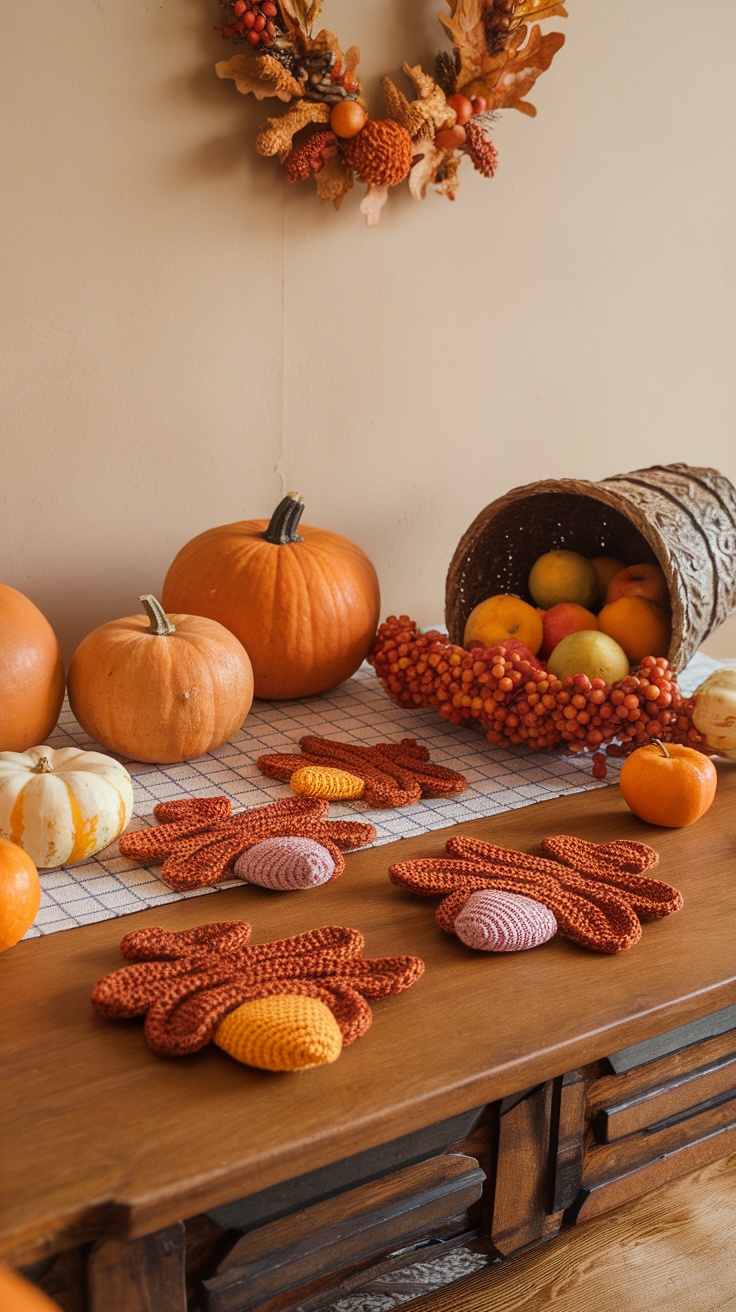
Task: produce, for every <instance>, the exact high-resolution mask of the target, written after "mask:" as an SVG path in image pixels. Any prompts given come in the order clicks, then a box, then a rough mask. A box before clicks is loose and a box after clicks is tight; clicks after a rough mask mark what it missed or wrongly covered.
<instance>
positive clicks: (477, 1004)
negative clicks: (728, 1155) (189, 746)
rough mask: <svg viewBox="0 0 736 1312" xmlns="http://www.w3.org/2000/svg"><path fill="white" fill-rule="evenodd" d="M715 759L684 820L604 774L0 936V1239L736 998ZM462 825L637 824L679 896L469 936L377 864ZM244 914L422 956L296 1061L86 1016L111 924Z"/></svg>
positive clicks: (114, 934)
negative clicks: (515, 941)
mask: <svg viewBox="0 0 736 1312" xmlns="http://www.w3.org/2000/svg"><path fill="white" fill-rule="evenodd" d="M718 769H719V779H720V784H719V790H718V794H717V796H716V800H715V802H714V804H713V807H712V808H711V810H710V811H709V813H708V814H707V816H705V817H704V818H703V819H702V820H701V821H699V822H698V824H697V825H695V826H693V827H692V828H691V829H686V830H658V829H655V828H652V827H650V826H647V825H645V824H644V823H643V822H641V821H639V820H637V819H636V818H635V817H634V816H633V815H632V814H631V813H630V812H629V811H628V809H627V807H626V806H625V804H624V802H623V800H622V798H621V796H620V794H619V792H618V790H617V789H616V788H606V789H601V790H596V791H593V792H590V793H587V794H584V795H578V796H573V797H568V798H559V799H557V800H555V801H552V802H545V803H542V804H540V805H537V806H533V807H528V808H523V809H522V810H519V811H515V812H511V813H507V814H504V815H500V816H497V817H494V818H491V819H480V820H478V821H474V822H471V823H467V824H464V825H460V826H454V827H452V828H450V829H447V830H443V831H440V832H439V833H433V834H429V835H425V836H423V837H420V838H416V839H404V840H401V841H400V842H398V843H395V844H388V845H386V846H383V847H377V848H374V849H371V850H368V851H363V852H358V853H354V854H351V855H349V856H348V858H347V868H346V871H345V874H344V875H343V877H342V878H341V879H340V880H338V881H337V882H336V883H335V884H334V885H333V884H327V885H324V886H323V887H322V888H318V889H315V890H312V891H310V892H309V893H286V894H274V893H271V892H267V891H265V890H260V889H256V888H253V887H242V888H233V889H229V890H225V891H222V892H219V893H215V894H212V895H210V896H208V897H206V898H193V899H188V900H186V901H182V902H177V903H172V904H169V905H167V906H164V907H161V908H160V909H158V910H156V911H151V910H149V911H145V912H141V913H138V914H136V915H133V916H126V917H124V918H122V919H120V920H113V921H107V922H103V923H100V924H96V925H90V926H87V927H85V928H83V929H77V930H70V931H68V932H64V933H59V934H56V935H52V936H49V937H46V938H39V939H32V940H28V941H27V942H24V943H20V944H19V945H18V946H17V947H15V948H13V949H12V950H11V951H9V952H6V953H3V954H2V956H0V1069H1V1070H2V1072H3V1076H2V1078H3V1082H4V1086H5V1087H4V1093H5V1099H4V1106H5V1108H6V1111H5V1116H4V1123H3V1148H4V1153H3V1189H2V1200H1V1202H0V1254H2V1255H5V1256H7V1257H9V1258H10V1259H11V1260H15V1261H17V1262H21V1261H23V1260H25V1261H33V1260H35V1259H36V1258H37V1257H39V1256H42V1255H43V1254H44V1253H48V1252H52V1251H59V1250H60V1249H62V1248H66V1247H70V1246H72V1245H73V1244H74V1243H75V1242H83V1241H85V1240H90V1239H96V1238H99V1237H101V1236H103V1235H105V1236H110V1235H117V1236H120V1237H134V1236H136V1235H139V1234H145V1233H147V1232H149V1231H153V1230H157V1229H161V1228H163V1227H165V1226H167V1225H169V1224H171V1223H172V1222H173V1221H175V1220H179V1219H180V1218H181V1217H182V1216H184V1217H187V1216H194V1215H195V1214H196V1213H198V1212H201V1211H204V1210H206V1209H207V1208H210V1207H215V1206H217V1205H218V1204H222V1203H226V1202H229V1201H230V1200H232V1199H233V1198H238V1197H241V1196H245V1195H247V1194H250V1193H255V1192H257V1191H259V1190H262V1189H266V1188H268V1187H269V1186H271V1185H274V1184H278V1183H279V1182H281V1181H284V1180H289V1179H292V1178H294V1177H295V1176H299V1175H301V1174H303V1173H305V1172H307V1171H310V1170H314V1169H317V1168H319V1167H322V1166H325V1165H328V1164H330V1163H332V1162H336V1161H339V1160H341V1159H342V1158H344V1157H347V1156H350V1155H351V1154H354V1153H356V1152H360V1151H362V1150H364V1149H367V1148H372V1147H374V1146H376V1145H378V1144H387V1143H389V1142H390V1141H391V1140H393V1139H395V1138H397V1137H399V1136H401V1135H404V1134H410V1133H412V1132H413V1131H415V1130H419V1129H422V1128H423V1127H426V1126H428V1125H431V1124H432V1123H434V1122H436V1121H440V1120H443V1119H444V1118H446V1117H449V1116H453V1115H456V1114H458V1113H460V1112H463V1111H467V1110H468V1109H469V1108H473V1107H480V1106H482V1105H483V1104H485V1103H488V1102H492V1101H494V1100H496V1099H499V1098H502V1097H505V1096H507V1095H510V1094H513V1093H514V1092H515V1091H516V1090H519V1089H523V1088H528V1087H530V1086H533V1085H535V1084H538V1083H541V1082H543V1081H546V1080H549V1079H552V1078H553V1077H555V1076H557V1075H559V1074H561V1073H562V1072H564V1071H569V1070H572V1069H574V1068H576V1067H578V1066H580V1065H583V1064H585V1063H588V1062H592V1061H595V1060H597V1059H598V1058H600V1057H603V1056H605V1055H606V1053H607V1052H612V1051H615V1050H617V1049H620V1048H623V1047H625V1046H626V1045H628V1044H633V1043H636V1042H638V1041H640V1040H644V1039H648V1038H651V1037H652V1036H653V1035H655V1034H658V1033H661V1032H662V1031H663V1030H667V1029H671V1028H674V1027H676V1026H678V1025H682V1024H684V1023H686V1022H687V1021H690V1020H693V1019H696V1018H698V1017H701V1016H705V1015H707V1014H708V1013H710V1012H711V1011H715V1010H718V1009H719V1008H723V1007H726V1006H728V1005H730V1004H733V1003H734V1002H736V953H734V948H733V944H734V941H736V899H734V896H733V888H734V855H735V853H736V845H735V843H734V838H733V821H732V816H733V806H734V799H735V798H736V765H732V764H731V763H719V766H718ZM459 832H464V833H472V834H475V835H478V836H479V837H481V838H485V839H488V840H492V841H494V842H497V843H500V844H503V845H506V846H510V847H517V848H520V849H523V850H526V851H535V850H537V848H538V844H539V843H540V841H541V839H542V838H543V837H545V836H547V835H550V834H553V833H574V834H578V835H580V836H582V837H584V838H590V839H594V840H597V841H605V840H609V839H612V838H619V837H620V838H633V839H639V840H642V839H643V840H645V841H647V842H649V843H651V844H652V845H653V846H654V847H655V848H656V849H657V850H658V851H659V852H660V854H661V864H660V873H661V875H662V878H664V879H666V880H669V881H670V882H673V883H675V884H676V885H677V886H678V887H680V888H681V889H682V892H683V894H684V897H685V908H684V910H683V911H681V912H680V913H678V914H677V915H675V916H672V917H669V918H668V919H666V920H662V921H657V922H654V923H650V924H647V925H645V927H644V932H643V936H642V940H641V942H640V943H639V944H637V946H636V947H635V948H633V949H631V950H630V951H629V952H625V953H622V954H620V955H619V956H615V957H604V956H600V955H597V954H594V953H591V952H586V951H584V950H583V949H581V948H578V947H575V946H574V945H573V944H571V943H569V942H566V941H565V940H563V939H553V940H552V941H551V942H549V943H547V944H545V945H544V946H543V947H541V948H539V949H536V950H535V951H533V952H528V953H520V954H517V955H510V956H509V955H507V954H502V955H499V956H491V955H489V954H485V953H473V952H472V951H470V950H469V949H467V948H465V947H464V946H463V945H462V944H461V943H460V942H459V941H458V940H457V939H456V938H454V937H453V936H450V935H446V934H443V933H442V932H441V931H440V930H439V929H438V928H437V926H436V924H435V922H434V917H433V909H434V903H433V900H431V899H423V898H416V897H412V896H411V895H409V894H407V893H404V892H403V891H401V890H399V889H397V888H396V887H394V886H393V885H391V884H390V883H389V881H388V880H387V877H386V872H387V868H388V866H389V864H390V863H391V862H392V861H395V860H397V859H398V857H399V854H400V855H401V858H402V859H404V858H411V857H418V856H433V855H438V854H440V853H441V852H442V850H443V847H444V842H445V840H446V838H447V837H449V836H450V834H452V833H459ZM235 917H241V918H243V919H246V920H249V921H251V922H252V923H253V925H254V927H255V930H254V941H256V942H258V941H264V940H267V939H271V938H274V937H280V936H283V935H286V934H292V933H296V932H298V931H303V930H305V929H308V928H312V927H314V926H318V925H325V924H330V923H332V924H344V925H354V926H356V927H358V928H359V929H360V930H361V931H362V932H363V933H364V934H365V938H366V951H367V955H371V956H378V955H384V954H388V953H403V952H411V953H416V954H417V955H419V956H421V957H423V958H424V960H425V962H426V966H427V970H426V973H425V975H424V977H423V978H422V979H421V980H420V981H419V983H418V984H417V985H416V986H415V987H414V988H413V989H411V990H410V991H409V992H408V993H406V994H402V995H400V996H398V997H395V998H388V999H386V1000H384V1001H380V1002H377V1003H376V1004H374V1008H373V1011H374V1023H373V1026H372V1028H371V1030H369V1032H368V1033H367V1035H366V1036H365V1037H364V1038H362V1039H361V1040H360V1041H359V1042H357V1043H356V1044H354V1045H353V1046H351V1047H349V1048H347V1049H346V1050H345V1051H344V1053H343V1054H342V1056H341V1057H340V1059H339V1061H338V1062H336V1063H335V1065H334V1066H328V1067H324V1068H322V1069H315V1070H312V1071H308V1072H304V1073H294V1074H289V1073H285V1074H270V1073H268V1072H263V1071H255V1070H250V1069H247V1068H244V1067H242V1066H239V1065H238V1064H237V1063H236V1062H234V1061H232V1060H231V1059H230V1058H229V1057H227V1056H226V1054H224V1053H223V1052H221V1051H219V1050H218V1049H215V1048H213V1047H209V1048H207V1049H205V1050H204V1051H202V1052H200V1053H198V1054H196V1055H194V1056H192V1057H189V1058H182V1059H176V1060H173V1059H172V1060H164V1059H161V1058H157V1057H155V1056H154V1055H153V1053H152V1052H151V1051H150V1049H149V1048H148V1047H147V1045H146V1043H145V1040H144V1038H143V1034H142V1027H141V1025H140V1022H138V1021H128V1022H124V1021H120V1022H110V1021H104V1020H102V1019H100V1017H98V1016H97V1015H96V1013H95V1012H94V1010H93V1008H92V1006H91V1004H90V1001H89V997H90V992H91V989H92V986H93V984H94V982H95V981H96V980H97V979H98V978H99V977H100V976H102V975H104V974H106V973H107V972H108V971H110V970H113V969H115V968H116V967H117V966H119V965H120V964H122V963H121V958H120V955H119V951H118V944H119V941H120V938H121V936H122V935H123V933H126V932H128V931H130V930H132V929H136V928H139V927H142V926H144V925H152V924H159V925H164V926H166V927H168V928H171V929H175V928H183V927H187V926H192V925H196V924H199V923H202V922H203V921H207V920H218V919H230V918H235Z"/></svg>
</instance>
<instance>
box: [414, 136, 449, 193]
mask: <svg viewBox="0 0 736 1312" xmlns="http://www.w3.org/2000/svg"><path fill="white" fill-rule="evenodd" d="M444 157H445V152H444V151H443V150H438V149H437V147H436V146H435V144H434V142H433V141H418V142H417V144H416V148H415V151H414V163H413V164H412V166H411V173H410V174H409V191H410V193H411V195H412V196H413V198H414V200H424V197H425V196H426V194H427V187H428V186H429V184H430V183H432V182H434V181H435V179H436V177H437V170H438V169H439V167H440V165H441V164H442V163H443V161H444Z"/></svg>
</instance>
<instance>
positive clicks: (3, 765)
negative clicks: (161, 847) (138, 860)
mask: <svg viewBox="0 0 736 1312" xmlns="http://www.w3.org/2000/svg"><path fill="white" fill-rule="evenodd" d="M132 812H133V784H132V782H131V778H130V775H129V774H128V771H127V770H126V769H125V766H123V765H121V764H120V762H119V761H115V760H114V759H113V758H112V757H111V756H104V755H103V753H102V752H85V751H81V750H80V749H79V748H78V747H62V748H60V749H57V750H54V748H52V747H30V748H29V749H28V751H27V752H0V838H9V839H10V840H11V841H12V842H14V843H17V844H18V846H19V847H22V848H23V851H24V852H26V853H27V854H28V856H29V857H30V858H31V860H32V861H33V862H34V863H35V864H36V865H37V866H39V867H40V868H41V869H46V870H48V869H50V868H52V867H53V866H61V865H67V864H73V863H74V862H75V861H84V859H85V858H86V857H89V856H94V854H95V852H99V851H101V849H102V848H103V847H107V846H108V844H109V843H112V842H113V841H114V840H115V839H116V838H117V836H118V834H121V833H122V832H123V830H124V829H125V827H126V826H127V824H128V821H129V820H130V817H131V815H132Z"/></svg>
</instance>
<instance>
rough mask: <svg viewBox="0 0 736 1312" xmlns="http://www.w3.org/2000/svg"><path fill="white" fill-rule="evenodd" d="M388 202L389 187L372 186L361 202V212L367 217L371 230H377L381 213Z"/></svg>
mask: <svg viewBox="0 0 736 1312" xmlns="http://www.w3.org/2000/svg"><path fill="white" fill-rule="evenodd" d="M387 200H388V187H377V186H376V185H375V183H374V184H373V185H372V186H370V187H369V188H368V190H367V192H366V193H365V196H364V197H363V199H362V201H361V202H360V212H361V214H364V215H365V220H366V223H367V224H368V227H369V228H375V226H376V224H377V223H378V221H379V220H380V218H381V211H382V209H383V207H384V205H385V204H386V201H387Z"/></svg>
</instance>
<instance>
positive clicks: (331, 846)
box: [119, 797, 376, 891]
mask: <svg viewBox="0 0 736 1312" xmlns="http://www.w3.org/2000/svg"><path fill="white" fill-rule="evenodd" d="M231 812H232V805H231V803H230V801H229V799H228V798H227V797H203V798H199V797H190V798H184V799H181V800H180V801H177V802H160V803H159V804H158V806H156V807H154V811H153V814H154V815H155V817H156V819H157V820H163V821H164V822H165V823H164V824H161V825H158V826H157V827H155V828H152V829H138V830H136V831H135V832H134V833H129V834H123V835H122V837H121V839H120V841H119V847H120V852H121V854H122V855H123V856H127V857H130V858H132V859H133V860H134V861H145V862H146V863H153V862H158V861H162V862H163V865H162V867H161V878H162V879H163V880H165V882H166V883H167V884H169V885H170V887H171V888H175V889H177V890H179V891H184V890H186V889H192V888H210V887H212V885H213V884H217V883H219V882H220V881H221V880H223V879H230V878H232V875H233V873H238V871H233V868H232V867H233V864H234V863H237V858H238V857H240V855H241V853H243V852H246V851H248V850H249V849H252V848H254V847H255V846H256V845H257V844H261V843H263V842H265V841H266V840H271V841H274V840H276V839H280V840H285V839H296V838H300V839H310V840H311V841H312V842H313V843H315V844H317V845H319V846H320V847H321V848H322V855H321V856H320V858H319V862H318V864H320V866H321V869H322V870H324V867H325V861H326V860H328V859H329V860H331V861H332V863H333V868H332V872H331V875H330V878H331V879H337V877H338V875H341V874H342V872H343V870H344V869H345V859H344V857H343V855H342V854H343V852H348V851H352V850H353V849H355V848H358V847H367V846H368V844H369V843H372V842H373V840H374V838H375V836H376V831H375V828H374V826H373V825H370V824H365V823H363V822H362V821H358V820H328V819H327V815H328V812H329V802H326V801H322V800H319V799H317V798H310V797H288V798H284V799H282V800H281V801H278V802H270V803H269V804H268V805H267V806H259V807H253V808H251V809H250V810H247V811H238V812H237V814H235V815H232V814H231ZM276 853H278V855H276ZM312 856H314V853H313V852H312ZM268 860H270V861H271V864H272V866H273V869H274V872H275V873H274V879H273V882H272V883H271V884H269V883H268V882H267V875H266V866H267V861H268ZM305 861H306V865H305ZM311 864H312V865H313V864H314V863H313V861H312V862H311ZM307 866H310V858H309V857H308V856H305V850H304V849H300V850H295V849H294V848H293V847H288V846H285V845H284V844H281V846H280V847H279V848H278V849H274V848H273V847H271V848H269V849H268V851H267V853H266V854H265V855H264V856H263V858H262V859H260V860H258V859H256V861H255V862H254V864H253V865H252V866H251V867H249V868H251V869H257V870H258V871H259V872H260V874H259V877H258V878H256V879H251V882H253V883H259V884H261V885H263V886H265V887H271V888H309V887H314V884H315V880H314V879H312V878H311V876H309V875H308V874H307V869H306V868H307ZM241 877H243V876H241ZM248 878H250V876H248ZM317 882H320V883H322V882H324V880H319V881H317Z"/></svg>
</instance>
